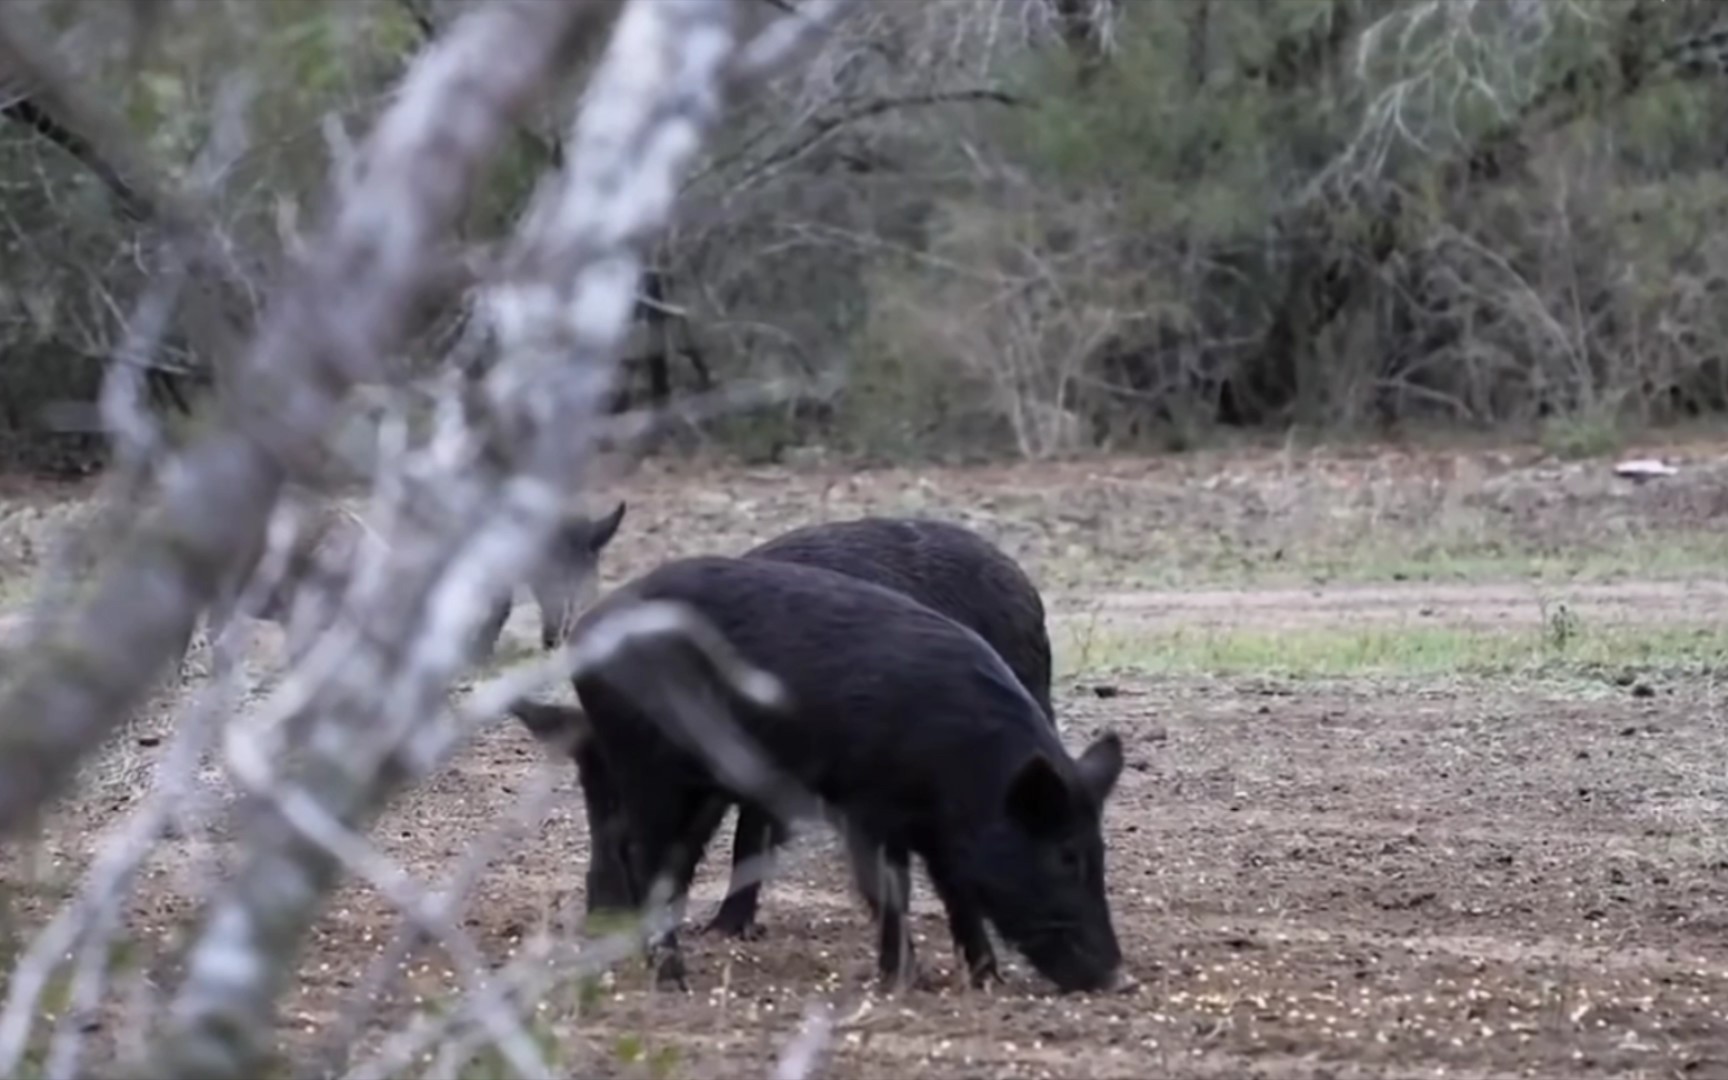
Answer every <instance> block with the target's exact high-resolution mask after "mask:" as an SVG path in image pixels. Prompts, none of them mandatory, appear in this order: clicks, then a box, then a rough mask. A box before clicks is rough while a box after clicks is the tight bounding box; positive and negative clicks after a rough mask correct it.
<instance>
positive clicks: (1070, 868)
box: [1061, 848, 1082, 876]
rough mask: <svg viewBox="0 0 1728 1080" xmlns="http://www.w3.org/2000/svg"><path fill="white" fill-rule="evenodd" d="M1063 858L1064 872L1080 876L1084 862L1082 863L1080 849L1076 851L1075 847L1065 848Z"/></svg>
mask: <svg viewBox="0 0 1728 1080" xmlns="http://www.w3.org/2000/svg"><path fill="white" fill-rule="evenodd" d="M1061 860H1062V870H1063V872H1064V873H1068V874H1072V875H1075V876H1079V874H1080V870H1081V868H1082V863H1081V859H1080V853H1079V852H1078V851H1075V850H1074V849H1073V848H1063V849H1062V854H1061Z"/></svg>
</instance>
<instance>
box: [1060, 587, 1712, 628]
mask: <svg viewBox="0 0 1728 1080" xmlns="http://www.w3.org/2000/svg"><path fill="white" fill-rule="evenodd" d="M1561 604H1564V605H1565V606H1566V607H1567V608H1568V609H1569V610H1570V611H1571V612H1572V613H1573V614H1574V615H1576V616H1578V617H1579V618H1581V619H1585V620H1589V621H1593V622H1594V621H1600V622H1604V623H1637V622H1643V623H1668V624H1714V623H1717V622H1718V621H1719V620H1721V619H1722V618H1723V617H1724V616H1725V615H1728V582H1708V581H1699V582H1650V581H1627V582H1616V583H1613V584H1567V585H1551V586H1550V585H1536V584H1461V585H1438V584H1410V585H1374V586H1346V585H1336V586H1325V587H1314V588H1307V589H1204V590H1136V591H1120V592H1095V593H1089V592H1084V591H1071V592H1067V593H1064V594H1061V595H1058V596H1056V597H1054V598H1053V599H1052V601H1051V603H1050V611H1051V615H1052V616H1053V617H1055V618H1059V619H1064V620H1073V621H1081V620H1085V619H1089V618H1092V617H1094V616H1097V617H1102V618H1104V619H1107V620H1110V621H1131V622H1133V623H1134V624H1135V625H1137V626H1144V627H1147V628H1149V629H1175V628H1178V627H1197V626H1198V627H1222V626H1228V627H1239V628H1259V629H1265V630H1280V629H1292V628H1296V627H1305V626H1323V625H1348V624H1354V623H1360V622H1362V621H1364V620H1373V621H1375V622H1416V621H1421V622H1422V623H1425V624H1428V625H1445V626H1460V627H1486V628H1493V627H1515V626H1526V625H1538V624H1540V623H1541V622H1542V621H1543V619H1544V618H1545V617H1547V615H1548V613H1550V612H1552V611H1553V610H1555V609H1556V608H1557V607H1558V606H1559V605H1561Z"/></svg>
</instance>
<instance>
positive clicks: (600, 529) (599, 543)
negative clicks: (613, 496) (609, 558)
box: [588, 499, 624, 554]
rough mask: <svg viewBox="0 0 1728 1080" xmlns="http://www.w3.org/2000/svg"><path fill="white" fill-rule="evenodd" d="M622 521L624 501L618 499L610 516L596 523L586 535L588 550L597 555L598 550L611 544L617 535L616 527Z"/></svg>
mask: <svg viewBox="0 0 1728 1080" xmlns="http://www.w3.org/2000/svg"><path fill="white" fill-rule="evenodd" d="M623 521H624V500H623V499H619V500H618V505H617V506H616V507H614V508H613V510H612V512H611V513H610V514H607V515H606V516H605V517H603V518H601V519H600V520H599V521H596V522H595V523H594V525H593V527H592V528H591V529H590V530H589V533H588V550H589V551H592V552H594V553H595V554H599V552H600V549H601V548H603V547H605V546H606V545H607V544H610V543H611V542H612V537H613V536H615V535H617V533H618V526H619V525H621V524H622V523H623Z"/></svg>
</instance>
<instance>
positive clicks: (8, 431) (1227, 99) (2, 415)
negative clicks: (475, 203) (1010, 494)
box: [0, 0, 1728, 468]
mask: <svg viewBox="0 0 1728 1080" xmlns="http://www.w3.org/2000/svg"><path fill="white" fill-rule="evenodd" d="M40 7H41V14H42V16H43V17H44V18H45V19H48V20H52V21H54V22H55V23H56V24H57V25H58V26H59V27H61V28H62V30H63V31H64V32H65V33H66V34H67V35H74V36H77V37H78V40H77V41H75V42H73V43H72V45H71V47H68V48H67V49H66V50H65V52H66V55H68V56H70V57H75V58H77V60H78V62H79V63H81V64H83V65H84V66H85V70H84V71H83V72H81V75H82V76H83V77H84V78H86V79H88V80H90V82H91V83H92V84H96V85H100V86H101V87H102V88H103V92H104V93H105V94H107V95H110V96H109V100H111V101H115V102H118V103H121V104H123V113H124V116H125V117H126V119H127V121H128V122H130V123H131V124H132V125H133V126H134V128H135V133H136V134H137V135H138V136H139V137H140V139H141V141H142V142H143V144H144V145H145V146H146V147H147V149H148V153H149V154H150V155H151V156H152V158H153V160H152V161H151V162H150V163H149V164H150V166H151V167H152V168H154V169H157V170H160V171H162V172H164V173H166V174H168V175H171V176H173V177H174V178H175V179H176V180H180V181H184V182H186V183H188V184H191V185H194V186H203V185H207V186H209V187H210V188H211V190H212V191H213V192H215V194H214V195H213V196H212V197H213V198H214V199H216V200H217V201H218V203H219V205H220V208H221V222H222V228H223V231H224V236H223V242H224V248H225V251H226V252H227V254H228V256H229V265H228V266H227V267H226V269H225V271H224V272H222V273H213V272H211V271H210V270H209V268H205V269H204V270H203V272H201V273H199V274H197V275H194V280H193V281H192V282H191V283H190V284H189V286H188V288H187V295H186V296H184V297H182V301H183V302H182V303H181V304H180V306H179V308H178V309H177V311H176V314H175V318H176V320H177V324H176V331H177V332H176V333H175V334H174V335H173V342H174V345H175V348H174V349H172V350H170V351H169V352H168V353H167V354H164V356H163V357H159V358H157V359H156V360H155V361H153V362H155V363H158V364H166V363H172V364H173V365H174V367H173V369H172V370H163V371H158V372H156V373H154V374H153V376H152V380H151V381H152V387H153V389H154V391H155V392H156V395H157V399H158V401H159V402H160V403H161V404H162V405H163V406H165V407H167V408H171V409H176V410H178V409H181V408H183V407H185V406H187V405H189V404H190V405H194V406H195V404H196V401H197V399H198V396H199V395H200V394H201V393H203V392H205V390H207V389H208V387H209V386H211V385H212V383H213V382H214V384H215V385H219V384H220V372H219V371H212V368H211V364H212V354H215V353H217V352H219V351H220V350H219V349H217V348H214V347H213V346H211V345H210V344H209V343H212V342H226V341H233V340H235V339H237V338H239V337H240V336H242V335H243V334H244V332H245V330H246V328H247V326H248V325H249V323H250V321H251V319H252V318H253V317H254V314H255V312H254V311H253V306H252V305H253V302H254V298H255V297H256V296H257V295H259V293H260V291H261V290H262V288H263V283H264V282H265V281H267V280H268V278H269V275H270V273H271V267H272V266H273V265H275V264H277V263H278V262H279V261H280V260H282V259H285V258H292V257H293V256H294V253H295V247H294V237H295V236H296V235H297V230H298V226H297V221H298V216H299V215H301V214H303V213H304V212H305V209H304V208H306V207H308V206H310V205H313V204H314V203H315V202H316V199H317V198H318V195H319V192H320V191H321V190H322V187H323V185H324V184H325V183H326V181H327V178H328V177H329V175H330V169H331V162H332V160H333V159H334V160H336V161H338V162H339V161H340V160H341V155H342V154H343V153H344V152H345V149H346V146H347V142H346V136H345V134H344V132H346V131H349V130H360V129H361V127H362V126H363V125H364V124H365V123H366V122H367V121H369V119H370V117H371V116H372V115H373V114H374V113H375V112H376V110H377V108H378V106H379V105H380V103H381V102H380V95H381V94H382V93H383V91H384V88H386V87H388V86H389V85H391V82H392V80H393V79H394V77H395V76H396V75H397V74H398V73H399V72H400V70H401V67H402V65H403V64H404V63H405V62H406V60H407V58H408V56H409V55H410V54H411V52H412V51H413V49H415V48H416V47H418V45H419V44H420V43H421V42H422V41H423V40H424V38H425V36H426V35H428V34H436V33H437V32H438V28H439V25H440V20H441V19H444V18H447V13H446V12H444V11H443V10H441V5H440V4H438V3H436V2H434V0H389V2H384V0H377V2H369V3H348V4H335V5H323V4H305V3H295V2H288V0H278V2H274V3H271V2H257V0H231V2H229V3H224V4H209V3H200V4H197V5H194V7H195V12H189V11H187V10H181V9H179V8H176V7H175V6H174V5H172V4H166V5H145V4H111V3H106V2H103V0H85V2H81V3H72V2H60V3H53V4H41V5H40ZM157 9H161V11H162V12H163V14H162V15H161V16H160V17H159V18H158V20H157V25H155V26H154V27H153V28H152V32H151V33H149V34H146V35H142V36H139V35H134V34H131V33H128V32H125V28H124V27H121V26H120V25H118V24H119V23H121V22H122V21H124V20H128V19H132V18H137V17H147V13H149V12H151V11H153V10H157ZM218 12H219V13H220V17H218V16H217V13H218ZM859 16H860V17H858V18H855V19H853V20H851V21H850V22H849V23H848V25H847V26H846V28H845V30H844V32H843V33H842V34H841V35H840V37H839V39H837V40H835V41H832V42H830V43H829V44H828V46H826V47H825V48H824V50H823V52H822V54H821V55H820V56H819V57H818V59H817V62H816V63H815V64H814V65H813V66H811V67H810V68H808V69H800V70H799V71H798V72H797V73H796V74H795V75H788V76H786V77H784V78H782V79H781V81H780V82H779V84H778V85H777V86H775V87H774V88H773V91H772V92H771V93H769V94H767V95H766V96H763V97H761V98H759V99H758V100H757V101H756V102H754V103H753V104H752V106H751V108H749V109H748V110H742V111H740V112H739V113H738V114H736V115H735V116H734V117H733V119H732V120H731V121H730V124H729V127H728V128H727V130H725V131H724V132H723V133H722V134H721V136H720V137H719V138H718V139H717V140H716V141H715V142H714V144H713V145H712V146H711V148H710V153H709V154H708V156H707V158H706V160H705V161H704V163H703V165H702V166H701V167H699V168H698V170H697V171H696V173H695V174H694V175H693V176H692V177H691V179H690V180H689V183H688V188H687V191H686V195H685V197H684V199H683V202H682V204H681V205H682V210H681V217H680V221H679V224H678V226H677V227H676V229H675V230H674V231H673V232H671V233H670V234H668V236H667V238H666V240H665V242H664V243H663V244H662V245H661V249H660V251H659V252H658V256H657V261H658V266H659V270H660V273H659V275H658V276H657V277H656V278H654V279H651V280H650V281H649V282H648V283H647V284H648V286H649V288H648V289H646V290H645V293H646V295H647V298H648V301H649V302H647V303H645V304H644V305H643V308H642V311H641V315H642V332H641V333H640V335H639V339H640V340H639V341H638V342H637V344H636V347H635V349H634V356H635V361H636V362H635V364H634V367H635V376H634V379H635V382H634V384H633V387H634V388H633V395H634V397H635V398H636V399H637V400H642V399H644V398H649V399H652V398H657V397H664V396H666V395H668V394H669V395H671V396H673V397H676V396H678V395H680V394H685V393H688V392H689V391H691V390H696V389H702V388H706V387H709V386H715V385H718V386H726V385H736V384H741V383H742V382H743V381H744V380H745V378H746V377H747V376H759V375H764V374H768V375H789V376H795V377H800V378H814V379H817V380H818V381H819V383H820V385H823V386H825V387H828V388H829V390H830V392H829V393H828V395H827V396H826V397H824V398H822V399H820V400H819V401H818V402H817V403H815V404H812V403H810V402H809V401H805V402H804V403H803V404H801V405H799V406H797V407H791V406H785V407H782V409H781V411H768V412H758V413H757V414H755V415H751V416H747V417H734V418H731V419H729V420H727V421H726V422H725V423H723V424H716V425H711V426H709V427H708V428H707V429H706V434H707V435H708V437H710V438H714V439H718V440H720V441H721V442H722V443H724V444H729V445H731V446H733V447H734V448H736V449H739V450H742V451H744V452H747V453H750V454H772V453H777V452H778V451H779V450H781V449H783V448H785V447H787V446H791V445H795V444H799V443H826V444H829V445H834V446H838V447H842V448H845V449H850V450H861V451H865V452H871V453H880V452H892V453H906V452H918V453H931V454H949V453H954V452H967V453H979V452H993V453H1008V454H1020V455H1027V456H1045V455H1050V454H1055V453H1060V452H1064V451H1069V450H1074V449H1083V448H1088V447H1098V446H1105V447H1133V446H1181V445H1186V444H1188V443H1190V442H1192V441H1194V440H1196V439H1198V438H1204V437H1205V435H1206V434H1207V432H1208V431H1209V430H1211V429H1214V428H1216V427H1217V426H1220V425H1227V426H1245V427H1253V428H1268V429H1273V430H1276V429H1280V428H1285V427H1288V426H1290V425H1300V426H1302V427H1304V428H1310V429H1321V430H1352V429H1355V430H1361V429H1374V428H1378V427H1381V426H1385V425H1394V424H1400V423H1410V422H1421V423H1440V424H1455V425H1462V426H1470V427H1492V426H1513V427H1517V428H1519V429H1523V430H1528V429H1529V428H1530V427H1532V426H1534V425H1539V424H1540V425H1546V427H1547V429H1548V430H1549V431H1550V432H1553V433H1556V434H1558V435H1559V436H1560V437H1562V438H1563V439H1565V440H1567V441H1569V442H1571V443H1574V444H1577V445H1579V446H1580V448H1583V449H1588V448H1589V444H1590V443H1591V442H1592V440H1599V439H1601V438H1603V437H1604V436H1608V437H1611V436H1612V433H1613V432H1614V431H1615V430H1617V429H1619V428H1621V427H1622V426H1624V425H1628V424H1635V425H1642V424H1660V423H1664V422H1668V421H1672V420H1675V419H1679V418H1684V417H1692V416H1699V415H1708V414H1713V413H1716V412H1719V411H1722V410H1723V409H1724V408H1728V367H1725V362H1724V356H1723V351H1722V350H1723V346H1722V344H1721V343H1722V342H1723V341H1724V340H1728V335H1725V334H1724V333H1723V325H1722V324H1723V322H1724V321H1725V320H1728V305H1725V304H1724V303H1723V302H1722V300H1721V294H1722V291H1723V283H1724V280H1725V278H1724V275H1725V274H1728V247H1725V243H1728V238H1725V235H1724V231H1723V230H1722V229H1721V228H1720V223H1721V221H1722V218H1723V216H1724V209H1725V208H1728V177H1725V176H1724V173H1723V170H1722V162H1723V158H1724V154H1725V153H1728V151H1725V149H1724V144H1723V141H1722V134H1723V131H1724V130H1725V127H1728V70H1725V67H1724V65H1725V62H1728V18H1725V17H1724V15H1723V14H1722V11H1721V8H1720V5H1718V4H1716V3H1714V2H1713V0H1493V2H1488V0H1482V2H1475V0H1435V2H1408V0H1183V2H1179V3H1178V2H1154V0H1117V2H1115V3H1110V2H1108V0H1104V2H1094V0H1048V2H1031V0H932V2H930V3H920V4H910V3H884V4H874V5H870V6H869V7H868V8H867V10H865V11H863V12H860V13H859ZM108 42H115V43H121V42H123V43H125V48H124V49H122V48H120V47H119V46H118V45H116V46H114V47H112V48H110V47H108V44H107V43H108ZM140 43H142V44H140ZM136 49H143V50H144V53H143V55H142V57H141V58H139V57H137V56H134V55H131V52H132V50H136ZM140 67H141V68H142V74H141V75H140V74H139V68H140ZM4 102H5V104H6V108H5V111H4V115H5V118H6V120H7V121H8V122H7V123H6V124H4V125H3V127H0V184H3V185H4V192H5V196H4V202H3V203H0V215H3V216H0V220H3V222H4V227H3V228H0V349H3V355H4V364H3V366H0V380H3V385H0V434H3V435H4V447H3V453H4V456H5V459H6V462H7V463H8V464H11V465H14V466H17V465H23V466H26V467H32V468H41V467H53V468H65V467H69V466H72V467H75V466H79V465H81V464H86V463H89V462H93V461H96V460H99V457H100V452H101V447H100V446H99V445H98V441H97V439H96V437H95V436H94V435H90V434H79V433H77V431H76V430H72V431H68V429H78V428H80V427H84V428H90V427H93V426H94V425H93V424H91V423H89V422H88V418H87V413H88V409H87V408H82V409H81V408H80V406H81V405H84V406H87V405H88V403H90V402H92V401H93V400H94V398H95V395H96V392H97V387H98V384H99V379H100V374H101V370H102V367H103V365H104V364H105V363H106V362H108V357H109V356H111V355H112V354H113V352H114V350H115V348H116V346H117V345H118V344H119V342H118V341H117V332H118V331H117V328H118V327H119V326H120V325H121V323H122V321H123V320H122V316H123V315H124V313H126V312H127V311H128V310H129V309H130V305H131V304H132V303H133V301H134V298H135V297H136V296H137V294H138V292H139V289H140V284H141V282H142V280H143V279H144V277H145V276H146V275H148V274H150V273H151V272H152V269H153V268H152V266H151V265H150V263H149V259H148V257H147V256H146V255H145V254H143V253H144V252H146V251H147V250H148V248H147V246H146V245H145V243H144V237H145V236H146V235H147V233H148V231H149V230H150V229H151V228H154V227H155V226H156V225H157V224H158V223H159V219H160V217H161V216H162V215H163V214H164V213H165V211H164V209H163V208H162V207H161V206H158V205H155V204H154V203H153V202H152V199H151V197H150V195H149V194H148V193H146V192H142V191H139V190H136V189H134V188H133V187H132V186H130V185H129V184H128V181H127V176H128V172H127V166H126V163H116V162H105V161H102V160H100V159H99V158H97V157H94V156H92V155H91V154H90V153H88V152H87V151H86V148H85V146H84V144H83V142H82V140H81V139H80V137H79V133H78V132H77V130H76V123H75V118H72V119H71V120H69V121H68V122H67V123H65V124H57V123H56V122H55V121H56V119H60V120H67V118H65V117H58V118H57V117H56V116H55V114H54V109H53V107H52V106H53V103H52V102H42V101H37V100H33V99H32V98H30V97H28V96H22V97H20V96H17V95H8V96H7V97H6V98H5V99H4ZM233 116H243V117H244V124H243V125H239V124H237V125H236V126H237V127H243V128H244V130H245V131H246V132H247V133H248V136H247V138H246V140H245V141H244V145H238V146H234V145H225V140H224V139H223V138H222V131H221V128H222V125H223V123H224V117H233ZM555 120H556V118H555V117H554V116H552V115H550V114H549V115H548V116H546V117H544V118H543V122H540V123H537V124H534V125H530V126H529V128H527V129H525V130H523V131H521V132H520V133H519V136H518V137H517V139H516V141H515V143H514V145H513V146H512V147H511V148H510V151H509V155H508V157H507V159H506V160H505V161H504V162H502V163H501V164H500V165H499V166H498V167H497V168H495V170H494V172H493V175H492V177H491V179H490V185H489V188H488V190H487V191H486V193H485V196H484V198H483V199H482V201H481V204H480V206H479V207H478V208H477V209H476V210H475V212H474V213H472V214H471V215H470V218H469V220H468V221H467V223H466V227H465V232H464V239H465V240H466V241H467V242H469V243H471V244H472V245H473V251H472V252H471V256H472V258H471V263H472V265H475V266H479V265H482V264H483V261H484V259H485V258H486V253H487V244H488V241H489V240H490V239H491V238H492V237H493V236H494V235H495V234H496V232H497V230H498V228H499V226H500V225H501V223H503V222H506V221H508V220H510V219H511V218H512V216H513V215H514V213H515V212H516V211H517V210H518V209H519V207H520V206H521V205H522V203H523V201H524V200H525V198H526V196H527V193H528V187H529V184H530V182H531V179H532V177H533V176H534V175H535V174H536V172H537V171H538V170H539V169H540V168H541V167H543V166H544V165H545V164H546V162H547V161H548V160H549V159H553V160H555V159H556V157H557V155H559V154H560V153H561V147H560V145H559V141H558V138H557V136H556V134H555V132H556V130H557V128H556V123H555ZM230 141H231V140H230ZM218 174H219V175H220V178H221V183H220V184H219V185H215V184H210V183H209V181H210V178H211V177H214V176H217V175H218ZM463 285H464V283H463V282H461V281H452V282H451V283H450V289H449V292H448V303H447V304H445V305H443V306H439V305H433V310H431V311H429V312H428V313H427V314H428V319H427V321H426V326H425V327H424V329H423V333H422V334H421V337H420V345H419V348H420V349H423V351H424V355H425V356H427V357H432V356H435V355H438V354H439V353H441V351H442V350H441V348H440V347H439V346H440V345H441V344H442V343H444V342H447V341H448V340H449V335H451V334H452V333H454V332H456V331H457V330H459V329H460V327H459V323H460V315H461V311H462V310H463V305H462V303H461V297H462V295H463V294H462V288H463ZM415 355H419V354H418V353H414V354H412V355H410V356H409V357H407V358H405V359H404V362H406V363H412V362H414V356H415Z"/></svg>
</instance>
